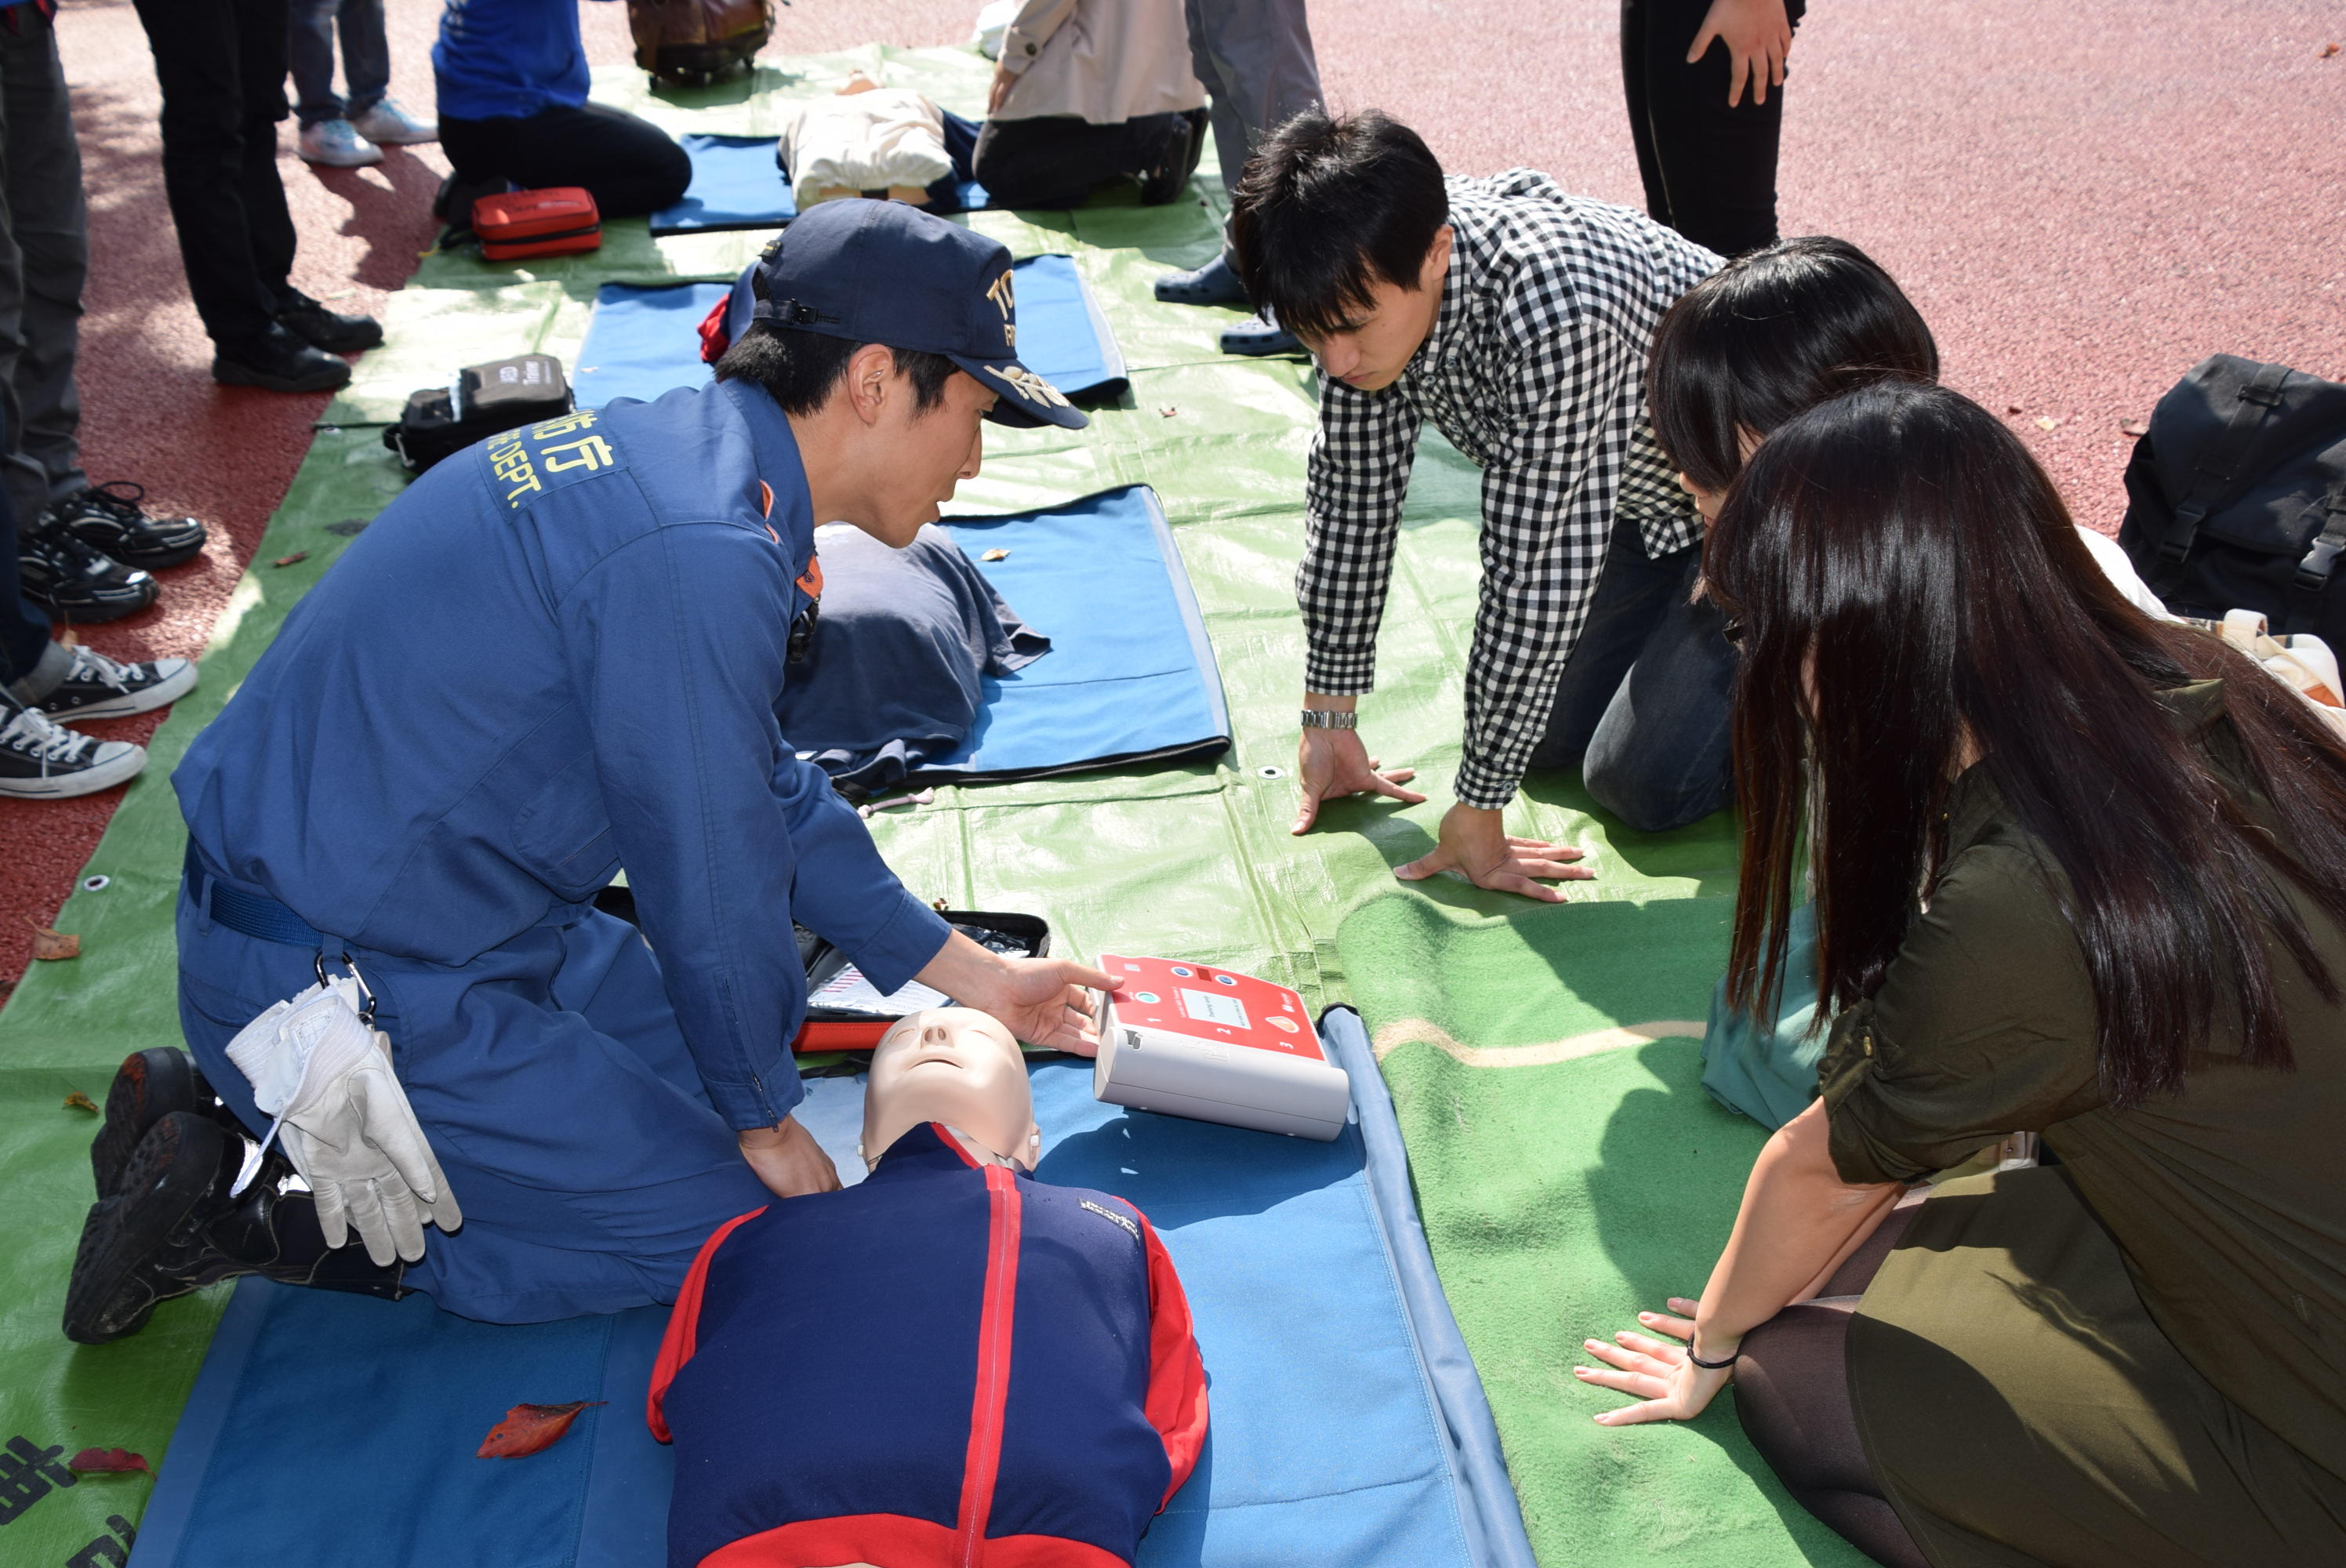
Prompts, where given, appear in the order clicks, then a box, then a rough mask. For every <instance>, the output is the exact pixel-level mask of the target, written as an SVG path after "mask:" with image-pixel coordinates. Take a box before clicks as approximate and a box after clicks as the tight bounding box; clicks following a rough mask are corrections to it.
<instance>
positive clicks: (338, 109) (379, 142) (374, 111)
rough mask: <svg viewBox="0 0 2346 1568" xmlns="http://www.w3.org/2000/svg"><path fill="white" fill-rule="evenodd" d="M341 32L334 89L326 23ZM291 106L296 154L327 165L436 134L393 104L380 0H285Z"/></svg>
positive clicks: (364, 160)
mask: <svg viewBox="0 0 2346 1568" xmlns="http://www.w3.org/2000/svg"><path fill="white" fill-rule="evenodd" d="M337 23H339V24H340V25H341V27H342V85H343V86H344V87H348V88H350V95H349V96H348V97H343V96H342V95H341V94H338V93H336V92H335V91H334V28H335V25H336V24H337ZM288 44H289V46H290V48H291V55H292V61H293V94H294V107H293V112H294V114H295V116H296V117H298V118H299V119H300V120H301V157H302V158H304V159H305V160H306V161H308V162H311V163H320V164H324V165H326V166H327V167H328V168H364V167H366V166H367V165H369V164H374V163H381V162H382V149H383V148H386V147H409V146H413V145H414V144H416V143H418V142H427V141H437V140H438V139H439V137H440V133H439V132H438V131H437V130H435V129H433V127H430V126H428V125H425V124H424V123H423V121H422V120H419V119H417V118H416V117H414V116H413V115H411V114H409V113H408V112H407V111H406V110H405V109H403V108H402V107H399V101H398V100H397V99H396V98H392V97H385V96H384V95H385V94H386V93H388V92H389V91H390V90H391V43H390V40H388V39H387V38H385V37H384V36H383V31H382V0H293V16H292V34H291V37H290V38H289V39H288Z"/></svg>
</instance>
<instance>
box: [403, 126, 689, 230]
mask: <svg viewBox="0 0 2346 1568" xmlns="http://www.w3.org/2000/svg"><path fill="white" fill-rule="evenodd" d="M440 148H441V150H442V151H444V152H445V153H446V154H447V155H448V161H449V162H450V163H451V164H452V165H454V167H455V170H456V178H457V179H458V180H459V181H460V182H462V183H464V184H465V185H479V184H481V183H483V182H484V181H488V180H492V179H509V180H511V181H513V182H514V183H515V185H518V186H520V187H521V188H524V189H525V190H540V189H543V188H546V187H547V186H551V185H576V186H583V187H585V188H586V193H587V194H588V195H589V196H592V197H593V198H594V199H595V209H596V210H597V212H598V213H600V214H601V215H602V216H603V217H605V218H641V217H643V216H644V215H645V214H647V213H652V212H658V210H659V209H661V208H663V207H673V206H674V205H676V203H677V202H678V200H680V199H682V198H683V196H684V190H685V187H687V186H688V185H690V184H691V183H692V160H691V159H690V158H687V157H686V156H685V154H684V148H680V147H678V146H677V145H676V143H675V141H674V140H672V139H671V138H670V137H669V136H668V132H666V131H664V130H662V129H660V128H659V127H658V126H656V125H654V124H652V123H651V122H650V121H649V120H640V119H637V117H635V116H633V115H631V114H627V113H624V112H622V111H621V110H618V109H615V108H610V107H607V106H605V105H602V104H581V105H579V106H578V107H576V108H551V109H540V110H539V111H538V112H537V113H535V114H534V115H530V116H527V117H509V116H499V117H496V118H494V119H485V120H459V119H450V118H449V117H447V116H445V115H443V116H442V117H440Z"/></svg>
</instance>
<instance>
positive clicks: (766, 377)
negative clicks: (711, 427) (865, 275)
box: [717, 321, 961, 414]
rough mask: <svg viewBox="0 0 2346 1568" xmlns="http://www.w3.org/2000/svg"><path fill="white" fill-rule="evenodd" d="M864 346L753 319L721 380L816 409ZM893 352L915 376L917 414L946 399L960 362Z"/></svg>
mask: <svg viewBox="0 0 2346 1568" xmlns="http://www.w3.org/2000/svg"><path fill="white" fill-rule="evenodd" d="M864 346H865V345H863V344H862V343H859V342H857V341H854V340H853V339H852V338H832V337H826V336H824V335H823V334H822V333H821V332H801V331H783V330H782V329H781V328H780V327H777V326H775V325H774V324H773V323H772V322H771V321H751V322H750V325H749V326H748V328H746V329H745V330H744V331H742V333H741V335H740V337H739V338H738V339H736V340H735V341H734V343H733V346H732V347H730V348H729V349H727V350H726V351H725V354H724V357H723V358H721V359H719V361H717V379H718V380H719V381H720V382H729V381H745V382H750V383H751V384H752V385H755V386H760V387H763V388H765V390H766V394H767V395H768V396H769V397H770V398H772V399H773V400H774V401H775V402H778V403H780V404H781V405H782V412H784V413H801V414H803V413H812V412H815V411H816V410H817V409H820V408H821V407H822V405H823V404H824V403H827V402H830V401H831V391H832V389H833V388H835V387H837V386H838V385H839V383H840V382H843V381H845V380H846V379H847V361H849V360H851V359H852V358H854V357H855V351H857V350H858V349H861V348H862V347H864ZM882 347H886V345H885V344H882ZM888 351H889V352H890V353H892V354H893V355H895V356H896V368H897V369H898V370H900V371H902V372H904V373H905V374H906V375H908V376H910V377H912V378H913V412H915V413H926V412H929V410H931V409H933V408H935V407H936V406H937V405H938V404H940V403H942V402H944V401H945V382H949V381H951V380H952V379H953V373H954V372H955V371H957V370H959V369H960V368H961V367H960V366H959V365H956V364H955V363H954V362H953V361H951V360H949V359H947V358H946V357H945V356H944V355H943V354H933V353H930V352H929V351H926V350H925V349H895V348H891V349H889V350H888Z"/></svg>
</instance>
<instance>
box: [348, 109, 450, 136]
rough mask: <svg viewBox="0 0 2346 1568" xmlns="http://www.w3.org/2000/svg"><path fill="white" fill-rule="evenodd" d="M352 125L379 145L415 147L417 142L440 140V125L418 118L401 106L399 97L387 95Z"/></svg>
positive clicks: (360, 133) (352, 122) (354, 120)
mask: <svg viewBox="0 0 2346 1568" xmlns="http://www.w3.org/2000/svg"><path fill="white" fill-rule="evenodd" d="M351 124H352V126H354V127H357V130H358V133H359V135H361V136H362V137H366V138H367V140H369V141H371V142H373V143H375V144H376V145H377V146H379V147H413V146H414V145H415V144H416V143H417V142H425V141H438V140H439V139H440V127H438V126H436V125H427V124H425V123H424V122H423V121H422V120H420V119H417V118H416V117H414V116H413V115H412V114H409V113H408V112H407V111H406V110H405V109H403V108H402V107H400V105H399V100H398V99H397V98H384V99H383V100H382V101H381V102H380V103H378V104H376V105H375V106H374V107H372V108H371V109H369V110H367V112H366V113H364V114H362V115H360V116H358V117H356V118H354V119H352V121H351Z"/></svg>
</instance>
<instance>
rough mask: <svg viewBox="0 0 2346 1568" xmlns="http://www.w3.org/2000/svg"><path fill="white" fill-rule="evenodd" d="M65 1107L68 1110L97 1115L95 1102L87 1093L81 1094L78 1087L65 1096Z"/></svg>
mask: <svg viewBox="0 0 2346 1568" xmlns="http://www.w3.org/2000/svg"><path fill="white" fill-rule="evenodd" d="M66 1110H68V1111H87V1112H88V1113H89V1114H90V1115H93V1116H94V1115H97V1101H96V1100H93V1099H91V1098H90V1097H89V1096H88V1095H85V1094H83V1093H82V1092H81V1091H80V1090H79V1089H76V1090H75V1091H74V1092H73V1093H72V1094H70V1095H66Z"/></svg>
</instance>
